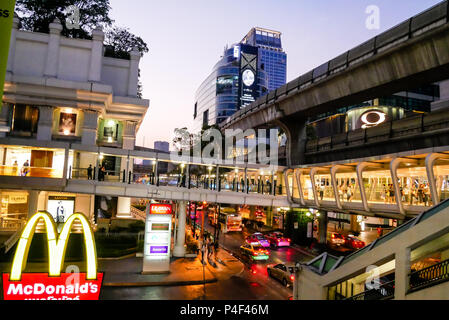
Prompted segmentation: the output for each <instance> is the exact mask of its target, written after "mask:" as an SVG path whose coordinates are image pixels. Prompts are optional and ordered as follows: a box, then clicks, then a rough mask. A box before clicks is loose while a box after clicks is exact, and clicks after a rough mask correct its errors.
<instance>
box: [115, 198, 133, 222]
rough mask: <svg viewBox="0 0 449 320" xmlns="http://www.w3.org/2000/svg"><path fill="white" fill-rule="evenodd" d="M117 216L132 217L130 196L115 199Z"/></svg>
mask: <svg viewBox="0 0 449 320" xmlns="http://www.w3.org/2000/svg"><path fill="white" fill-rule="evenodd" d="M117 218H132V215H131V198H128V197H118V200H117Z"/></svg>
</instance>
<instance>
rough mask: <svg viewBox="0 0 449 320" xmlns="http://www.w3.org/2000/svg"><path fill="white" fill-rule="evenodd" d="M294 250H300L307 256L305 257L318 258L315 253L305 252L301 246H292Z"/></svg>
mask: <svg viewBox="0 0 449 320" xmlns="http://www.w3.org/2000/svg"><path fill="white" fill-rule="evenodd" d="M291 247H292V248H295V249H296V250H298V251H301V252H302V253H303V254H305V255H307V256H309V257H316V256H317V254H313V253H311V252H308V251H307V250H305V249H304V248H302V247H300V246H298V245H293V246H291Z"/></svg>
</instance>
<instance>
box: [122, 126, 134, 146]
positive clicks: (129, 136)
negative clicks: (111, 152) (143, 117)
mask: <svg viewBox="0 0 449 320" xmlns="http://www.w3.org/2000/svg"><path fill="white" fill-rule="evenodd" d="M136 126H137V122H136V121H124V122H123V135H122V137H123V149H126V150H134V145H135V142H136Z"/></svg>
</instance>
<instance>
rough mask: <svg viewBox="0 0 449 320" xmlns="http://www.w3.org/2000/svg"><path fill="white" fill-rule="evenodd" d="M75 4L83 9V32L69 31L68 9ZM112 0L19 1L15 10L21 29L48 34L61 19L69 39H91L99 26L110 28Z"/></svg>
mask: <svg viewBox="0 0 449 320" xmlns="http://www.w3.org/2000/svg"><path fill="white" fill-rule="evenodd" d="M71 5H75V6H77V7H78V8H79V10H80V15H79V18H80V21H79V24H80V29H71V30H69V29H67V26H66V23H65V20H66V18H67V16H68V15H67V12H66V8H67V7H69V6H71ZM110 9H111V6H110V4H109V0H17V2H16V10H17V12H18V13H20V14H21V25H22V28H23V29H25V30H29V31H34V32H43V33H48V32H49V25H50V23H52V22H53V21H54V20H55V18H58V19H59V20H60V21H61V23H62V26H63V30H62V34H63V35H64V36H66V37H72V38H83V39H90V38H91V36H90V34H91V31H92V30H93V29H95V28H96V27H99V26H101V27H103V28H105V27H107V26H111V25H112V23H113V20H112V19H111V18H110V16H109V10H110Z"/></svg>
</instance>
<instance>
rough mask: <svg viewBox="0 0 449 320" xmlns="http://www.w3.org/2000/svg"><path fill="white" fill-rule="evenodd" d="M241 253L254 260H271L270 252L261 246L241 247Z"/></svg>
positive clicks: (248, 245)
mask: <svg viewBox="0 0 449 320" xmlns="http://www.w3.org/2000/svg"><path fill="white" fill-rule="evenodd" d="M240 252H241V253H242V254H243V255H245V256H247V257H248V258H250V259H252V260H268V259H269V258H270V251H268V250H267V249H265V248H264V247H262V246H261V245H260V244H249V243H246V244H244V245H243V246H241V247H240Z"/></svg>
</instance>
